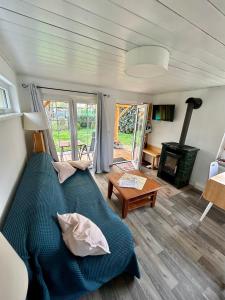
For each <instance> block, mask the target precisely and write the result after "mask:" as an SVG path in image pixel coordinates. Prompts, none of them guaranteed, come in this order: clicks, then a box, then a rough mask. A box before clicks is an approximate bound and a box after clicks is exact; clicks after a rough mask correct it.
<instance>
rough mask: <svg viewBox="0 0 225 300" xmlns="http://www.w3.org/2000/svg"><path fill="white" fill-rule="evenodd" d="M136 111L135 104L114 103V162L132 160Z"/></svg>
mask: <svg viewBox="0 0 225 300" xmlns="http://www.w3.org/2000/svg"><path fill="white" fill-rule="evenodd" d="M136 112H137V106H136V105H130V104H116V106H115V123H114V141H113V163H114V164H117V163H122V162H126V161H131V160H132V152H133V140H134V130H135V120H136Z"/></svg>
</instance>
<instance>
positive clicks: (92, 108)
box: [75, 103, 97, 161]
mask: <svg viewBox="0 0 225 300" xmlns="http://www.w3.org/2000/svg"><path fill="white" fill-rule="evenodd" d="M76 108H77V120H76V124H75V127H76V128H77V147H78V149H79V152H78V156H79V159H82V160H91V161H92V160H93V155H94V148H95V135H96V124H97V122H96V117H97V106H96V104H93V103H77V104H76Z"/></svg>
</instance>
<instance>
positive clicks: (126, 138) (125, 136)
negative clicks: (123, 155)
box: [119, 132, 133, 146]
mask: <svg viewBox="0 0 225 300" xmlns="http://www.w3.org/2000/svg"><path fill="white" fill-rule="evenodd" d="M119 141H120V143H121V144H122V145H130V146H131V145H132V143H133V133H123V132H119Z"/></svg>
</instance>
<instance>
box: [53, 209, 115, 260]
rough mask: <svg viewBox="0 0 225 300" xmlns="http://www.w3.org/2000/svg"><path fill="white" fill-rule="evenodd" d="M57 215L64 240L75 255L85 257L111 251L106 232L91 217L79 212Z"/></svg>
mask: <svg viewBox="0 0 225 300" xmlns="http://www.w3.org/2000/svg"><path fill="white" fill-rule="evenodd" d="M57 217H58V221H59V224H60V227H61V229H62V236H63V240H64V242H65V244H66V246H67V247H68V248H69V250H70V251H71V252H72V253H73V254H74V255H77V256H82V257H83V256H87V255H103V254H107V253H110V251H109V246H108V243H107V241H106V238H105V236H104V234H103V233H102V231H101V230H100V228H99V227H98V226H97V225H96V224H95V223H93V222H92V221H91V220H90V219H88V218H86V217H84V216H82V215H80V214H77V213H72V214H64V215H60V214H58V213H57Z"/></svg>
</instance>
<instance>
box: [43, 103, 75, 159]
mask: <svg viewBox="0 0 225 300" xmlns="http://www.w3.org/2000/svg"><path fill="white" fill-rule="evenodd" d="M44 107H45V111H46V114H47V117H48V121H49V124H50V129H51V131H52V136H53V140H54V143H55V146H56V151H57V154H58V157H59V160H60V161H67V160H71V159H72V143H71V128H70V114H69V102H66V101H65V102H64V101H52V100H45V101H44Z"/></svg>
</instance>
